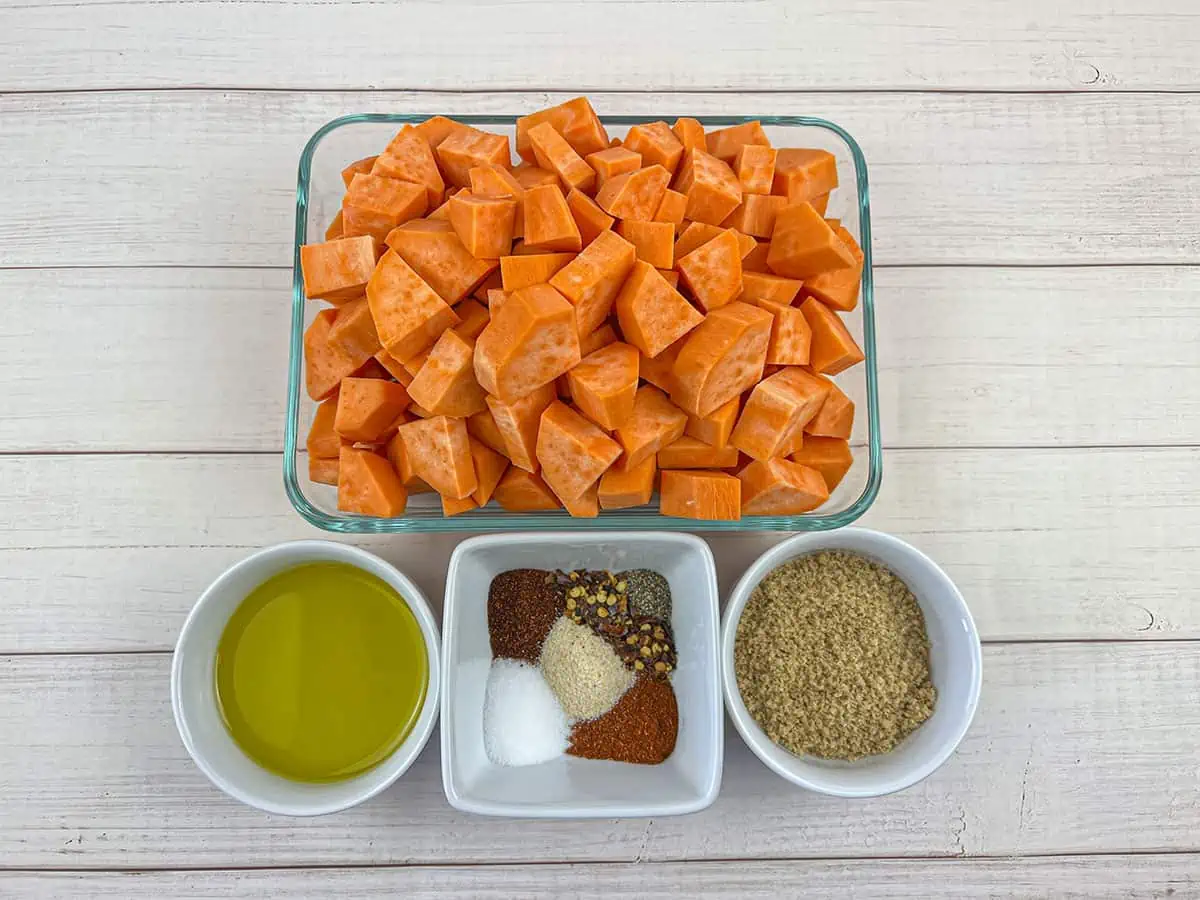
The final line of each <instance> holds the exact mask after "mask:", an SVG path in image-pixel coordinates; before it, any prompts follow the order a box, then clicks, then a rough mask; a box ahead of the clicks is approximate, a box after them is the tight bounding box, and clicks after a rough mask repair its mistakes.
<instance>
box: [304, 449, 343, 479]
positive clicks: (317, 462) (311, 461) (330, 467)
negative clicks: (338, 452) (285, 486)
mask: <svg viewBox="0 0 1200 900" xmlns="http://www.w3.org/2000/svg"><path fill="white" fill-rule="evenodd" d="M339 468H340V466H339V465H338V458H337V457H336V456H334V457H332V458H330V457H325V456H310V457H309V458H308V480H309V481H311V482H313V483H314V484H332V485H335V486H336V485H337V483H338V469H339Z"/></svg>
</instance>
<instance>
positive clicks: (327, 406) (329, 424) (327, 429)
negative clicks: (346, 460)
mask: <svg viewBox="0 0 1200 900" xmlns="http://www.w3.org/2000/svg"><path fill="white" fill-rule="evenodd" d="M336 415H337V400H336V399H333V400H326V401H325V402H324V403H322V404H320V405H319V406H318V407H317V411H316V412H315V413H313V420H312V426H311V427H310V428H309V429H308V440H307V441H306V442H305V445H304V446H305V449H306V450H308V455H309V456H323V457H325V458H326V459H334V458H336V457H337V455H338V453H339V452H341V449H342V444H344V443H345V440H344V439H343V438H342V437H341V436H340V435H339V434H338V433H337V432H336V431H334V430H333V420H334V417H335V416H336Z"/></svg>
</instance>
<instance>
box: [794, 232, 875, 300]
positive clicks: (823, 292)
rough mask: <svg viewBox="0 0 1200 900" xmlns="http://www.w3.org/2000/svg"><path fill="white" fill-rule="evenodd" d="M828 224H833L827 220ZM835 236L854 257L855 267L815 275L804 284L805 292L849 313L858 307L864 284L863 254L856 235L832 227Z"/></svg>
mask: <svg viewBox="0 0 1200 900" xmlns="http://www.w3.org/2000/svg"><path fill="white" fill-rule="evenodd" d="M825 221H826V222H827V223H829V222H833V221H834V220H832V219H826V220H825ZM830 227H831V228H833V231H834V234H836V235H837V236H838V239H839V240H840V241H841V242H842V244H843V245H845V247H846V248H847V249H848V250H849V251H850V254H851V255H852V256H853V257H854V265H853V266H851V267H850V268H848V269H835V270H834V271H832V272H822V273H821V274H820V275H814V276H813V277H812V278H809V279H808V280H807V281H805V283H804V292H805V293H806V294H808V295H809V296H810V297H816V298H817V299H818V300H820V301H821V302H822V303H824V304H825V305H826V306H829V307H832V308H833V309H837V310H841V311H842V312H849V311H850V310H852V309H854V308H855V307H856V306H858V288H859V285H860V283H861V282H862V274H863V264H864V258H863V252H862V250H861V249H860V248H859V246H858V241H856V240H854V235H852V234H851V233H850V232H849V231H847V230H846V229H845V228H843V227H842V226H841V224H836V225H830Z"/></svg>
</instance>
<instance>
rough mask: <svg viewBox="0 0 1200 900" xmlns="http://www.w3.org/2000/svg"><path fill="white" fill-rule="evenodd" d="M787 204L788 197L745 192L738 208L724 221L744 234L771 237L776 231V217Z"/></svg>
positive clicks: (728, 226)
mask: <svg viewBox="0 0 1200 900" xmlns="http://www.w3.org/2000/svg"><path fill="white" fill-rule="evenodd" d="M785 206H787V198H786V197H776V196H775V195H773V194H771V195H767V194H743V195H742V202H741V203H740V204H738V208H737V209H735V210H734V211H733V212H732V213H730V215H729V218H727V219H726V220H725V222H724V224H725V226H726V227H727V228H736V229H737V230H738V231H740V232H742V234H748V235H752V236H753V237H760V238H767V239H769V238H770V237H771V235H772V234H774V232H775V217H776V216H777V215H778V214H779V210H781V209H783V208H784V207H785Z"/></svg>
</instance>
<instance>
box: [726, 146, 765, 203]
mask: <svg viewBox="0 0 1200 900" xmlns="http://www.w3.org/2000/svg"><path fill="white" fill-rule="evenodd" d="M775 156H776V152H775V151H774V150H772V149H771V148H770V147H764V146H762V145H761V144H743V145H742V146H741V147H739V148H738V151H737V155H736V156H734V158H733V172H734V174H735V175H737V177H738V181H740V182H741V183H742V192H743V193H745V194H770V193H771V184H772V183H773V181H774V179H775Z"/></svg>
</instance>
